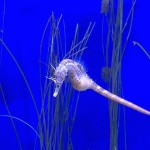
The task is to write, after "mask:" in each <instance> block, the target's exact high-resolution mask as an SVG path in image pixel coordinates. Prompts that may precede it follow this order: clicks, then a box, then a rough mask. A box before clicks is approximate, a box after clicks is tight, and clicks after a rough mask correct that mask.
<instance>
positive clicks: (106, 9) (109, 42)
mask: <svg viewBox="0 0 150 150" xmlns="http://www.w3.org/2000/svg"><path fill="white" fill-rule="evenodd" d="M135 3H136V0H135V1H132V7H131V10H130V12H129V14H128V17H127V19H126V21H125V23H124V25H123V0H118V1H117V8H116V10H115V7H114V5H116V1H114V0H103V1H102V5H101V13H103V14H104V16H103V21H102V50H103V55H104V60H105V67H103V68H102V69H103V70H102V78H103V79H104V81H105V80H106V79H107V80H106V81H107V83H108V84H107V87H108V89H109V91H111V92H112V93H114V94H116V95H119V96H123V91H122V83H121V62H122V57H123V54H124V51H125V49H126V45H127V43H128V40H129V36H130V33H131V28H132V22H133V15H134V6H135ZM129 20H130V23H129ZM128 24H129V25H128ZM105 25H106V27H107V32H105V33H104V26H105ZM127 25H128V26H129V27H128V32H127V35H126V37H125V41H122V37H123V33H124V31H125V29H126V27H127ZM104 37H106V40H104ZM104 41H106V42H104ZM108 77H109V79H108ZM119 110H120V109H119V105H118V104H116V103H114V102H112V101H111V102H109V118H110V150H117V149H118V130H119V120H120V111H119ZM124 139H125V142H124V143H125V149H127V144H126V128H125V111H124Z"/></svg>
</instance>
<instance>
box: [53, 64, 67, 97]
mask: <svg viewBox="0 0 150 150" xmlns="http://www.w3.org/2000/svg"><path fill="white" fill-rule="evenodd" d="M67 72H68V69H67V68H66V67H65V66H62V65H61V64H60V65H59V66H58V67H57V68H56V70H55V72H54V77H53V78H51V79H52V80H53V81H54V83H55V91H54V94H53V96H54V97H56V96H57V95H58V92H59V90H60V88H61V86H62V84H63V82H64V80H65V78H66V76H67Z"/></svg>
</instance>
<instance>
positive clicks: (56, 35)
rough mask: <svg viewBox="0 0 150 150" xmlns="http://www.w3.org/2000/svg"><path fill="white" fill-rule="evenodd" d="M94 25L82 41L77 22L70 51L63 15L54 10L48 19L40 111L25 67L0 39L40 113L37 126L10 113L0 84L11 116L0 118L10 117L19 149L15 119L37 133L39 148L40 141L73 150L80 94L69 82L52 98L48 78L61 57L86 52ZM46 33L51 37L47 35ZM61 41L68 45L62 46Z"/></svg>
mask: <svg viewBox="0 0 150 150" xmlns="http://www.w3.org/2000/svg"><path fill="white" fill-rule="evenodd" d="M94 25H95V24H92V23H89V26H88V28H87V30H86V32H85V34H84V36H83V38H82V40H80V41H79V38H78V34H79V25H78V24H77V25H76V29H75V35H74V39H73V41H72V45H71V48H70V50H69V51H68V52H67V50H66V43H67V40H66V36H65V32H66V31H65V24H64V22H63V21H62V16H60V17H59V18H58V19H55V17H54V13H52V15H51V16H50V18H49V19H48V21H47V24H46V26H45V29H44V32H43V35H42V39H41V44H40V62H43V61H44V64H46V66H48V67H46V69H44V67H43V66H42V63H40V89H41V101H42V106H41V109H40V111H39V110H38V107H37V104H36V99H35V97H34V95H33V93H32V89H31V87H30V85H29V83H28V80H27V78H26V76H25V74H24V72H23V70H22V68H21V67H20V65H19V63H18V61H17V60H16V58H15V56H14V55H13V54H12V52H11V50H10V49H9V48H8V47H7V45H6V44H5V42H4V41H3V39H0V43H1V45H2V46H3V47H4V49H5V50H6V51H7V52H8V53H9V55H10V56H11V58H12V60H13V61H14V63H15V64H16V66H17V68H18V70H19V72H20V74H21V76H22V78H23V79H24V82H25V83H26V86H27V88H28V90H29V92H30V95H31V98H32V102H33V105H34V108H35V110H36V114H37V116H35V117H37V118H38V122H37V128H36V129H35V128H34V127H32V126H31V125H30V124H29V123H27V122H26V121H24V120H22V119H20V118H18V117H16V116H13V114H11V112H10V110H9V108H8V107H7V103H6V100H5V96H4V91H3V88H2V85H0V90H1V93H2V97H3V100H4V104H5V106H6V108H7V112H8V115H7V114H0V117H7V118H10V120H11V122H12V125H13V128H14V131H15V134H16V137H17V140H18V143H19V146H20V149H23V147H22V145H21V142H20V139H19V134H18V132H17V129H16V127H15V123H14V120H17V121H20V122H21V123H23V124H24V125H27V126H28V127H29V128H31V129H32V130H33V132H35V134H36V139H35V145H34V146H33V147H34V148H36V147H37V144H38V143H40V149H41V150H43V149H46V150H49V149H51V150H55V149H68V150H71V149H73V145H72V140H71V133H72V129H73V124H74V121H75V116H76V109H77V105H78V100H79V94H77V95H74V91H73V90H72V87H71V85H70V83H69V82H67V81H66V82H65V85H64V86H63V87H62V88H63V89H62V91H63V92H62V91H60V93H59V96H58V97H57V98H53V97H52V92H53V89H54V85H53V83H52V81H50V80H48V77H51V76H52V75H53V72H54V69H55V66H57V64H58V63H59V62H60V60H63V59H64V58H71V59H75V58H76V57H78V58H80V57H81V56H82V53H83V51H84V50H85V49H86V45H87V42H88V40H89V37H90V35H91V32H92V30H93V28H94ZM62 29H63V33H62ZM47 34H48V38H47V36H46V35H47ZM63 35H64V37H63ZM63 40H64V41H63ZM44 43H46V45H44ZM62 43H65V44H64V45H63V44H62ZM45 46H46V47H47V52H46V50H45V49H44V48H45ZM43 47H44V48H43ZM43 49H44V51H43ZM38 141H40V142H38Z"/></svg>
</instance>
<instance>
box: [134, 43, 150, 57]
mask: <svg viewBox="0 0 150 150" xmlns="http://www.w3.org/2000/svg"><path fill="white" fill-rule="evenodd" d="M133 44H134V46H135V45H137V46H138V47H139V48H140V49H141V50H142V51H143V52H144V53H145V55H146V56H147V57H148V58H149V59H150V54H148V52H147V50H146V49H145V48H144V47H143V46H142V45H141V44H140V43H139V42H135V41H133Z"/></svg>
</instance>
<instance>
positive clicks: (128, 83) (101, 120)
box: [0, 0, 150, 150]
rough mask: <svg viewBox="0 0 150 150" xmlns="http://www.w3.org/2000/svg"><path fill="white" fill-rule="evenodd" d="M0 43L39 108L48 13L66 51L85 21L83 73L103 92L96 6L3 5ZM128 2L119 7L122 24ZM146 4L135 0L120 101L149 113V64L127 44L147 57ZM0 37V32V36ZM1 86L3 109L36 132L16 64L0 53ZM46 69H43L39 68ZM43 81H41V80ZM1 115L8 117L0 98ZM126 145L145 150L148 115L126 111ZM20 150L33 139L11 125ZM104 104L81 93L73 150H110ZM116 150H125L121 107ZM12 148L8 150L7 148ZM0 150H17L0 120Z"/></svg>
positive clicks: (149, 130) (78, 3)
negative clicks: (61, 26) (57, 21)
mask: <svg viewBox="0 0 150 150" xmlns="http://www.w3.org/2000/svg"><path fill="white" fill-rule="evenodd" d="M5 2H6V3H5V20H4V33H3V40H4V41H5V43H6V44H7V46H8V47H9V49H10V50H11V52H12V53H13V54H14V56H15V58H16V59H17V61H18V62H19V64H20V66H21V68H22V70H23V72H24V73H25V75H26V77H27V80H28V82H29V84H30V86H31V89H32V91H33V94H34V96H35V98H36V102H37V104H38V106H39V107H40V106H41V99H40V88H39V87H40V83H39V57H40V52H39V51H40V50H39V49H40V41H41V37H42V33H43V30H44V27H45V24H46V22H47V20H48V18H49V16H50V15H51V13H52V11H53V12H54V14H55V16H56V17H57V18H58V17H59V16H60V15H61V14H62V15H63V19H64V21H65V24H66V35H67V47H68V48H69V47H70V44H71V41H72V39H73V35H74V30H75V26H76V23H78V24H79V26H80V32H79V33H80V34H81V35H83V34H84V32H85V30H86V28H87V26H88V24H89V22H90V21H92V22H96V26H95V28H94V30H93V32H92V35H91V37H90V39H89V42H88V48H87V49H86V51H85V53H84V54H83V56H82V59H83V61H84V63H85V66H86V67H87V70H88V74H89V75H90V76H91V78H92V79H93V80H95V81H96V82H97V83H99V84H100V85H101V86H104V87H105V84H104V82H103V80H102V78H101V68H102V67H103V66H104V59H103V53H102V46H101V44H102V43H101V40H102V38H101V31H102V14H101V13H100V8H101V2H100V1H97V0H95V1H85V0H84V1H78V0H76V1H67V0H65V1H58V0H55V1H46V0H43V1H39V0H37V1H34V0H30V1H29V0H26V1H17V0H14V1H8V0H6V1H5ZM130 8H131V2H130V1H129V0H126V1H125V2H124V21H125V18H126V17H127V14H128V12H129V11H130ZM149 9H150V8H149V1H148V0H146V1H142V0H137V3H136V6H135V12H134V19H133V27H132V31H131V36H130V38H129V42H128V45H127V49H126V51H125V53H124V57H123V61H122V86H123V93H124V97H125V98H126V99H128V100H130V101H132V102H133V103H136V104H138V105H140V106H142V107H143V108H146V109H148V110H150V88H149V85H150V69H149V68H150V59H148V58H147V57H146V55H145V54H144V53H143V52H142V51H141V50H140V48H138V47H137V46H133V43H132V41H138V42H140V43H141V44H142V45H143V46H144V47H145V49H146V50H147V51H148V52H149V53H150V47H149V43H150V40H149V35H150V21H149ZM0 13H1V14H0V15H1V16H0V28H2V14H3V0H1V1H0ZM0 36H1V37H0V38H2V33H1V35H0ZM0 63H1V64H0V82H1V84H2V87H3V91H4V94H5V98H6V101H7V104H8V107H9V109H10V111H11V114H12V115H13V116H17V117H19V118H21V119H23V120H25V121H27V122H28V123H30V124H31V125H32V126H34V127H36V122H37V118H36V117H35V116H36V112H35V109H34V106H33V102H32V101H31V97H30V94H29V92H28V90H27V87H26V85H25V83H24V81H23V78H22V77H21V75H20V73H19V71H18V69H17V67H16V65H15V63H14V62H13V60H12V58H11V57H10V55H9V54H8V52H7V51H6V50H5V49H4V48H2V53H1V62H0ZM44 67H45V66H44ZM43 78H44V77H43ZM0 114H7V110H6V107H5V105H4V101H3V99H2V96H1V94H0ZM125 114H126V122H125V126H126V142H127V149H128V150H149V149H150V116H147V115H144V114H141V113H138V112H136V111H134V110H131V109H129V108H125ZM15 124H16V127H17V130H18V134H19V136H20V137H21V143H22V146H23V149H25V150H27V149H28V150H30V149H33V145H34V138H35V134H34V133H33V131H32V130H31V129H30V128H28V127H27V126H25V125H24V124H21V123H20V122H18V121H15ZM109 125H110V123H109V115H108V100H107V99H106V98H104V97H102V96H101V95H98V94H97V93H94V92H93V91H86V92H82V93H81V97H80V100H79V104H78V109H77V114H76V120H75V124H74V127H73V132H72V141H73V146H74V149H75V150H100V149H102V150H108V149H109V139H110V137H109V136H110V133H109ZM119 128H120V129H119V139H118V142H119V150H124V149H125V145H124V140H125V135H124V131H123V130H124V115H123V107H121V115H120V126H119ZM10 147H12V148H10ZM0 149H4V150H9V149H14V150H15V149H16V150H17V149H19V146H18V142H17V140H16V136H15V134H14V130H13V127H12V124H11V122H10V120H9V119H8V118H4V117H0Z"/></svg>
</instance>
